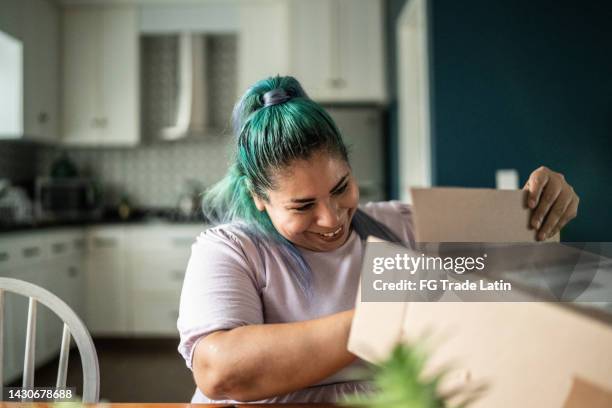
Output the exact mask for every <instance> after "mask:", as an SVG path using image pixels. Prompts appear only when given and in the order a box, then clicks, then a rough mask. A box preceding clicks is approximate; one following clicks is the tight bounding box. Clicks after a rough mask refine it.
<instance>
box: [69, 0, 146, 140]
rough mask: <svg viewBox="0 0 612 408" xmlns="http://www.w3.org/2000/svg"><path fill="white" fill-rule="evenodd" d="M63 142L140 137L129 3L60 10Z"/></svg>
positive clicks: (132, 14)
mask: <svg viewBox="0 0 612 408" xmlns="http://www.w3.org/2000/svg"><path fill="white" fill-rule="evenodd" d="M63 27H64V48H65V52H64V81H63V82H64V115H63V118H64V134H63V142H64V143H65V144H75V145H84V146H88V145H89V146H97V145H116V146H118V145H128V146H129V145H134V144H136V143H137V142H138V140H139V137H140V135H139V122H140V119H139V118H140V107H139V98H140V95H139V79H138V78H139V73H138V69H139V66H138V60H139V50H138V24H137V12H136V8H135V7H133V6H109V7H92V6H73V7H68V8H66V9H65V11H64V26H63Z"/></svg>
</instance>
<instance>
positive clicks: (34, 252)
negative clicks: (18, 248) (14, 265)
mask: <svg viewBox="0 0 612 408" xmlns="http://www.w3.org/2000/svg"><path fill="white" fill-rule="evenodd" d="M22 253H23V256H24V257H26V258H34V257H35V256H38V255H40V248H38V247H28V248H24V249H23V252H22Z"/></svg>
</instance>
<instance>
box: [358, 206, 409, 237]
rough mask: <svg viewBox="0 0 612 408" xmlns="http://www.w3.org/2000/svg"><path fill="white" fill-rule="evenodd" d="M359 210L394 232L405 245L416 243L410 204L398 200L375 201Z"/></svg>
mask: <svg viewBox="0 0 612 408" xmlns="http://www.w3.org/2000/svg"><path fill="white" fill-rule="evenodd" d="M359 208H360V209H361V210H362V211H363V212H365V213H366V214H368V215H369V216H370V217H372V218H374V219H375V220H376V221H378V222H380V223H381V224H383V225H385V226H386V227H387V228H389V229H390V230H391V231H393V233H395V234H396V235H397V236H398V237H399V238H400V239H401V240H402V241H404V242H405V243H412V242H414V221H413V217H412V206H411V205H410V204H407V203H403V202H401V201H397V200H391V201H375V202H368V203H366V204H362V205H360V206H359Z"/></svg>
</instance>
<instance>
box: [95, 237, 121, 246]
mask: <svg viewBox="0 0 612 408" xmlns="http://www.w3.org/2000/svg"><path fill="white" fill-rule="evenodd" d="M94 245H95V246H96V247H98V248H113V247H115V246H117V240H116V239H115V238H101V237H96V238H94Z"/></svg>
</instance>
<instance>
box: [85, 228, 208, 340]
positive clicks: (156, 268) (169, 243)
mask: <svg viewBox="0 0 612 408" xmlns="http://www.w3.org/2000/svg"><path fill="white" fill-rule="evenodd" d="M204 229H205V226H203V225H194V224H186V225H173V224H166V223H161V224H150V225H131V226H101V227H93V228H90V229H89V232H88V253H87V266H86V270H87V272H86V274H87V282H88V283H87V289H86V293H87V305H88V307H87V310H88V313H87V325H88V328H89V330H90V331H91V333H92V335H93V336H101V335H106V336H120V337H131V336H164V337H165V336H172V337H175V336H177V335H178V332H177V329H176V320H177V318H178V309H179V301H180V294H181V289H182V285H183V277H184V273H185V269H186V267H187V262H188V260H189V256H190V254H191V245H192V244H193V243H194V242H195V240H196V236H197V235H198V234H199V233H200V232H201V231H203V230H204ZM109 299H112V301H109Z"/></svg>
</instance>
